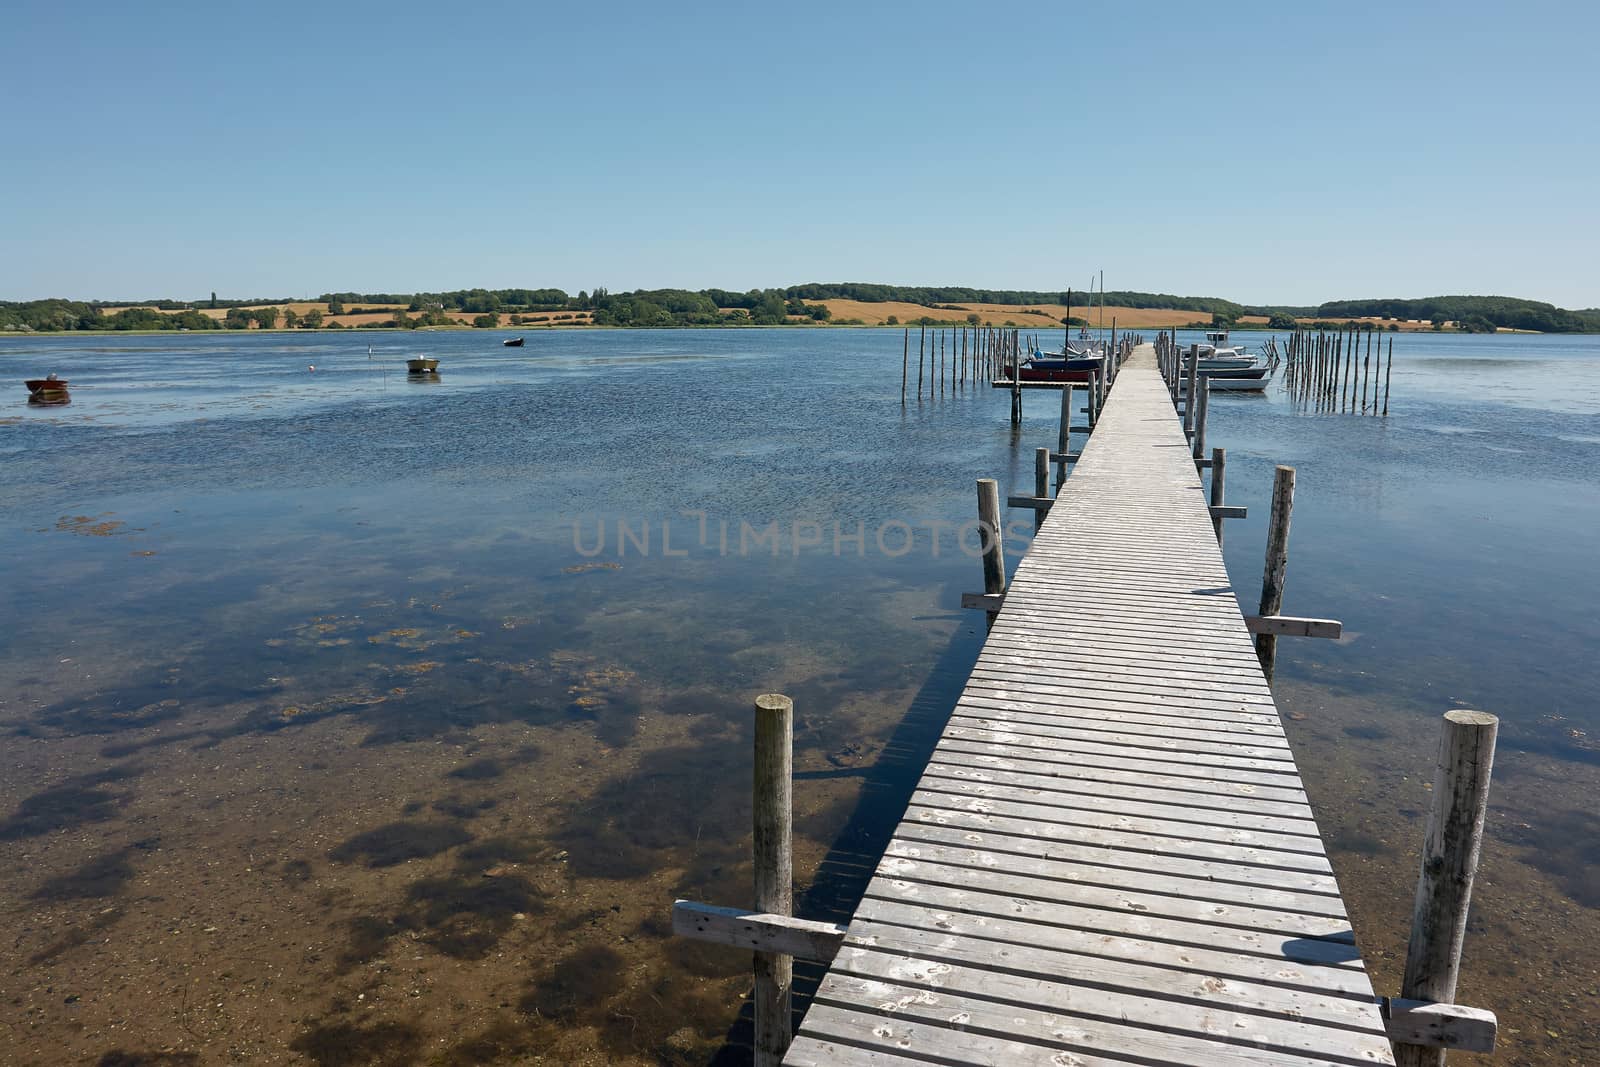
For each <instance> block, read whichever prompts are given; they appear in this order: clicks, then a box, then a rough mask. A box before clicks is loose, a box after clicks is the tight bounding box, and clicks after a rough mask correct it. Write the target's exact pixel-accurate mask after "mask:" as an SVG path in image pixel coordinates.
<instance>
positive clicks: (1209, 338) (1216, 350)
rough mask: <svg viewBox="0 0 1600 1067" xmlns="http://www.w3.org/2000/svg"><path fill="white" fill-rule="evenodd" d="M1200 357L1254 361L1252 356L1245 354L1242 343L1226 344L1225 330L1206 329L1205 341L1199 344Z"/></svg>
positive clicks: (1205, 358) (1226, 334)
mask: <svg viewBox="0 0 1600 1067" xmlns="http://www.w3.org/2000/svg"><path fill="white" fill-rule="evenodd" d="M1199 349H1200V358H1201V359H1202V360H1207V359H1244V360H1250V361H1251V362H1254V361H1255V357H1254V356H1250V355H1247V354H1246V353H1245V350H1244V346H1243V345H1232V346H1229V345H1228V331H1227V330H1207V331H1206V343H1205V344H1203V345H1200V346H1199Z"/></svg>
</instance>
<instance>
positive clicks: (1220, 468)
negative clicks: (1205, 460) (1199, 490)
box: [1211, 448, 1228, 548]
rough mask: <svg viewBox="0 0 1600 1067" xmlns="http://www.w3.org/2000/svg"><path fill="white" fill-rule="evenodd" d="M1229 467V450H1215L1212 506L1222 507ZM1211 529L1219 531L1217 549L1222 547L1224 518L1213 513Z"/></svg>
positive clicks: (1212, 457)
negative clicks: (1225, 474)
mask: <svg viewBox="0 0 1600 1067" xmlns="http://www.w3.org/2000/svg"><path fill="white" fill-rule="evenodd" d="M1227 465H1228V450H1227V449H1226V448H1213V449H1212V450H1211V506H1212V507H1213V508H1220V507H1222V493H1223V485H1224V477H1223V474H1224V470H1225V468H1226V467H1227ZM1211 528H1212V529H1213V530H1215V531H1217V547H1218V548H1221V547H1222V516H1221V515H1218V514H1216V513H1215V512H1212V514H1211Z"/></svg>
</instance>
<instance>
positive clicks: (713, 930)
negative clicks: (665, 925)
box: [672, 900, 845, 963]
mask: <svg viewBox="0 0 1600 1067" xmlns="http://www.w3.org/2000/svg"><path fill="white" fill-rule="evenodd" d="M844 930H845V928H844V927H843V926H840V925H839V924H838V923H826V922H817V921H815V920H812V919H794V918H791V917H789V916H787V915H773V914H770V913H767V912H759V911H746V910H744V909H743V908H723V907H718V906H717V905H715V904H701V903H698V902H697V901H693V900H678V901H674V902H673V904H672V932H673V933H675V934H677V935H679V936H680V937H689V938H693V939H694V940H696V941H709V942H711V943H712V944H714V945H731V946H733V947H734V948H747V949H750V950H752V951H754V952H781V953H783V954H784V955H785V956H793V957H795V958H796V959H802V960H813V961H815V962H817V963H832V962H833V957H834V956H835V955H837V954H838V952H839V945H840V944H842V943H843V941H844Z"/></svg>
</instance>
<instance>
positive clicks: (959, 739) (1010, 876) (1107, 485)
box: [785, 346, 1393, 1065]
mask: <svg viewBox="0 0 1600 1067" xmlns="http://www.w3.org/2000/svg"><path fill="white" fill-rule="evenodd" d="M1200 486H1201V482H1200V479H1199V477H1198V476H1197V475H1196V473H1195V467H1194V463H1193V461H1192V460H1191V459H1190V457H1189V450H1188V448H1187V445H1186V442H1185V440H1184V436H1183V430H1182V428H1181V425H1180V423H1179V421H1178V419H1177V418H1175V417H1174V415H1173V408H1172V403H1171V401H1170V400H1169V398H1168V394H1167V392H1166V389H1165V387H1164V386H1163V384H1162V382H1161V380H1160V377H1159V375H1158V374H1157V372H1156V370H1155V365H1154V359H1153V355H1152V353H1151V351H1150V349H1149V346H1142V347H1141V348H1140V349H1139V350H1137V351H1136V353H1135V355H1134V357H1133V358H1132V359H1131V360H1130V361H1129V362H1128V363H1126V364H1125V365H1124V367H1123V369H1122V372H1121V374H1120V375H1119V376H1118V378H1117V381H1116V384H1115V387H1114V389H1113V390H1112V391H1111V393H1110V397H1109V401H1108V403H1107V406H1106V408H1105V411H1104V413H1103V414H1102V416H1101V418H1100V422H1099V425H1098V427H1097V428H1096V430H1095V432H1094V435H1093V436H1092V437H1091V438H1090V441H1089V444H1088V446H1087V447H1086V448H1085V450H1084V454H1083V458H1082V460H1081V461H1080V462H1079V464H1078V465H1077V468H1076V470H1075V471H1074V472H1073V474H1072V476H1071V477H1070V478H1069V479H1068V480H1067V484H1066V487H1065V489H1064V491H1063V492H1062V493H1061V495H1060V497H1059V498H1058V500H1057V502H1056V504H1055V506H1054V507H1053V508H1052V509H1051V511H1050V513H1049V516H1048V518H1047V519H1046V521H1045V523H1044V526H1043V528H1042V529H1041V530H1040V531H1039V533H1038V535H1037V536H1036V537H1035V539H1034V542H1033V546H1032V548H1031V549H1029V551H1028V553H1027V556H1026V557H1025V558H1024V559H1023V560H1022V562H1021V564H1020V566H1019V567H1018V569H1017V572H1016V577H1015V579H1014V580H1013V581H1012V583H1011V586H1010V589H1009V591H1008V594H1007V597H1006V601H1005V607H1004V610H1003V611H1002V612H1001V613H1000V616H999V619H998V620H997V621H996V623H995V626H994V629H993V632H992V633H991V634H990V635H989V638H988V641H987V643H986V644H985V646H984V649H983V652H982V654H981V655H980V656H979V657H978V662H977V665H976V666H975V667H974V668H973V671H972V676H971V678H970V680H969V681H968V683H967V687H966V690H965V692H963V694H962V696H961V699H960V701H959V702H958V703H957V705H956V708H955V712H954V714H953V716H952V717H951V719H950V723H949V726H948V727H947V728H946V730H945V732H944V736H943V738H942V739H941V741H940V743H939V746H938V748H937V749H936V750H935V752H934V754H933V757H932V759H931V760H930V762H929V764H928V767H927V769H926V771H925V772H924V773H923V776H922V779H921V781H920V782H919V783H918V787H917V790H916V794H915V795H914V796H913V798H912V800H911V804H910V807H909V808H908V810H907V811H906V814H905V818H904V820H903V821H902V822H901V823H900V826H899V828H898V829H897V830H896V832H895V835H894V839H893V840H892V842H891V843H890V845H889V847H888V849H887V851H886V853H885V855H884V857H883V860H882V862H881V863H880V864H879V867H878V870H877V873H876V875H875V876H874V878H873V879H872V882H871V884H870V885H869V886H868V887H867V891H866V895H865V897H864V899H863V900H862V902H861V905H860V907H859V908H858V909H857V911H856V914H855V916H854V918H853V919H852V920H851V923H850V927H849V932H848V934H847V935H846V938H845V942H844V945H843V947H842V948H841V949H840V951H839V954H838V956H837V957H836V958H835V960H834V962H833V965H832V968H831V969H830V971H829V972H828V975H827V977H826V978H825V980H824V981H823V983H822V985H821V987H820V989H819V990H818V992H817V994H816V997H815V999H814V1000H813V1002H812V1005H811V1008H810V1010H809V1011H808V1013H807V1014H806V1017H805V1020H804V1022H803V1024H802V1026H801V1028H800V1031H799V1034H798V1035H797V1037H796V1038H795V1041H794V1044H793V1045H792V1046H791V1048H790V1051H789V1054H788V1056H787V1058H786V1059H785V1062H786V1063H789V1064H795V1065H805V1064H818V1065H825V1064H843V1065H848V1064H913V1063H929V1062H933V1063H943V1064H954V1063H961V1064H965V1063H983V1064H1051V1065H1061V1064H1156V1063H1161V1064H1167V1063H1170V1064H1214V1063H1247V1064H1263V1065H1265V1064H1312V1063H1333V1064H1382V1063H1392V1062H1393V1059H1392V1054H1391V1052H1390V1046H1389V1042H1388V1041H1387V1040H1386V1038H1385V1036H1384V1025H1383V1020H1382V1018H1381V1016H1380V1014H1379V1011H1378V1008H1377V1006H1376V1004H1375V1003H1374V1000H1373V996H1372V988H1371V985H1370V983H1369V981H1368V979H1367V975H1366V971H1365V969H1364V967H1363V965H1362V962H1361V957H1360V955H1359V953H1358V952H1357V951H1356V947H1355V944H1354V939H1353V937H1352V934H1351V929H1350V922H1349V919H1348V918H1347V917H1346V915H1345V910H1344V905H1343V903H1342V901H1341V900H1340V896H1339V888H1338V886H1337V885H1336V884H1335V882H1334V878H1333V874H1332V870H1331V868H1330V867H1329V864H1328V860H1327V857H1326V855H1325V854H1324V852H1323V847H1322V841H1321V838H1320V836H1319V834H1318V831H1317V825H1316V822H1315V820H1314V819H1313V817H1312V813H1311V809H1310V807H1309V805H1308V804H1307V801H1306V795H1305V791H1304V789H1303V787H1302V785H1301V782H1300V776H1299V773H1298V771H1297V770H1296V769H1295V764H1294V758H1293V755H1292V754H1291V753H1290V751H1289V745H1288V742H1287V740H1286V739H1285V737H1284V732H1283V728H1282V726H1281V724H1280V723H1279V720H1278V712H1277V708H1276V707H1275V706H1274V704H1273V700H1272V693H1271V692H1270V690H1269V689H1268V687H1267V685H1266V683H1265V681H1264V680H1263V678H1262V675H1261V670H1260V668H1259V667H1258V665H1257V663H1256V658H1255V653H1254V650H1253V646H1252V643H1251V639H1250V636H1249V634H1248V633H1247V632H1246V630H1245V624H1244V621H1243V618H1242V617H1241V615H1240V611H1239V607H1238V604H1237V602H1236V601H1235V598H1234V595H1233V591H1232V587H1231V586H1230V584H1229V581H1228V575H1227V571H1226V570H1225V569H1224V567H1223V563H1222V557H1221V553H1220V552H1219V551H1218V549H1217V544H1216V538H1215V536H1214V534H1213V532H1212V526H1211V519H1210V516H1209V514H1208V512H1207V510H1206V505H1205V500H1204V499H1203V497H1202V494H1201V488H1200Z"/></svg>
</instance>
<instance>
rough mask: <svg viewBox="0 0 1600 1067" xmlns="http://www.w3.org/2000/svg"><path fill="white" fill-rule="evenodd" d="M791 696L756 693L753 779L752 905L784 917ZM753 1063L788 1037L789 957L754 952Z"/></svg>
mask: <svg viewBox="0 0 1600 1067" xmlns="http://www.w3.org/2000/svg"><path fill="white" fill-rule="evenodd" d="M793 758H794V701H792V700H790V699H789V698H788V697H786V696H783V695H781V694H778V693H767V694H764V695H763V696H759V697H756V751H755V774H754V779H753V782H752V784H753V787H754V802H755V805H754V806H755V825H754V827H753V829H754V851H755V876H756V910H757V911H759V912H766V913H769V914H773V915H782V916H786V917H787V916H790V915H792V914H793V909H794V843H793V828H794V809H793ZM754 970H755V994H754V1001H755V1030H756V1038H755V1062H756V1067H778V1065H779V1064H780V1063H782V1062H783V1054H784V1053H785V1052H787V1051H789V1041H790V1038H791V1037H792V1036H793V1025H794V1024H793V1012H794V1005H793V986H794V958H793V957H792V956H788V955H785V954H784V953H781V952H757V953H756V954H755V963H754Z"/></svg>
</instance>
